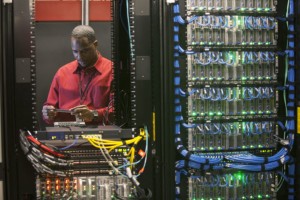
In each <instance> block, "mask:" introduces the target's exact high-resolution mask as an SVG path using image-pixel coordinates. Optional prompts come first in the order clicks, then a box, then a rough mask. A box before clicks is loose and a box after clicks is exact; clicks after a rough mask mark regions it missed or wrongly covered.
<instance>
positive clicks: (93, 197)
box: [36, 176, 132, 200]
mask: <svg viewBox="0 0 300 200" xmlns="http://www.w3.org/2000/svg"><path fill="white" fill-rule="evenodd" d="M36 191H37V198H39V199H60V200H61V199H70V198H72V199H86V200H97V199H101V200H110V199H114V198H129V197H131V195H132V183H131V182H130V180H129V179H128V178H126V177H123V176H84V177H82V176H80V177H49V176H48V177H42V176H39V177H37V179H36Z"/></svg>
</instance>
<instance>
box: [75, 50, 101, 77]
mask: <svg viewBox="0 0 300 200" xmlns="http://www.w3.org/2000/svg"><path fill="white" fill-rule="evenodd" d="M102 58H103V57H102V55H101V54H100V52H98V60H97V61H96V63H95V64H94V66H93V67H90V68H95V69H96V70H97V71H98V72H99V73H100V74H101V71H102V69H101V63H102ZM76 62H77V61H76ZM81 70H84V68H81V67H80V66H79V65H78V66H77V67H76V69H75V70H74V72H73V73H74V74H77V73H79V72H80V71H81Z"/></svg>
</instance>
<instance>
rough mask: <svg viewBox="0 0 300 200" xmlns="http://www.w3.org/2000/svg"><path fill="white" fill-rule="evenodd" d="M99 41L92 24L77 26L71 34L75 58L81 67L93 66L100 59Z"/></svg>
mask: <svg viewBox="0 0 300 200" xmlns="http://www.w3.org/2000/svg"><path fill="white" fill-rule="evenodd" d="M97 46H98V41H97V40H96V36H95V31H94V29H93V28H92V27H90V26H85V25H79V26H76V27H75V28H74V29H73V31H72V35H71V47H72V51H73V55H74V57H75V59H76V60H77V61H78V63H79V65H80V66H81V67H90V66H93V65H94V64H95V63H96V61H97V59H98V52H97Z"/></svg>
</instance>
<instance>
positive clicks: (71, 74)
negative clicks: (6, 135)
mask: <svg viewBox="0 0 300 200" xmlns="http://www.w3.org/2000/svg"><path fill="white" fill-rule="evenodd" d="M111 82H112V62H111V61H110V60H108V59H106V58H104V57H102V56H101V55H100V54H99V57H98V60H97V62H96V63H95V66H94V67H92V68H88V69H84V68H83V69H81V68H80V67H78V62H77V61H76V60H75V61H73V62H70V63H68V64H66V65H64V66H62V67H61V68H59V69H58V71H57V72H56V74H55V76H54V78H53V80H52V84H51V87H50V90H49V94H48V98H47V101H46V102H45V103H44V105H52V106H54V107H55V108H59V109H71V108H73V107H75V106H78V105H86V106H87V107H88V108H89V109H92V110H97V111H98V115H99V118H100V120H101V121H102V118H103V116H104V115H106V114H107V112H108V111H110V112H111V111H112V109H108V105H109V102H110V95H111V94H110V93H111ZM66 118H68V117H66V115H64V114H62V113H61V114H60V113H58V115H57V116H56V118H55V120H54V121H64V120H67V119H66ZM69 118H70V116H69ZM72 118H73V119H74V117H73V116H72ZM73 119H72V120H73ZM46 122H47V123H52V122H51V121H49V120H46Z"/></svg>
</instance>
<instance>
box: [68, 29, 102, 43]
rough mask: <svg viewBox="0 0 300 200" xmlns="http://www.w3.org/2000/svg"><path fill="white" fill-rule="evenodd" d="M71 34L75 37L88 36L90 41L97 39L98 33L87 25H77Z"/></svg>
mask: <svg viewBox="0 0 300 200" xmlns="http://www.w3.org/2000/svg"><path fill="white" fill-rule="evenodd" d="M71 36H72V37H74V38H82V37H86V38H87V39H88V41H89V42H90V43H92V42H95V41H96V35H95V31H94V29H93V28H92V27H90V26H87V25H79V26H76V27H75V28H74V29H73V31H72V34H71Z"/></svg>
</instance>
